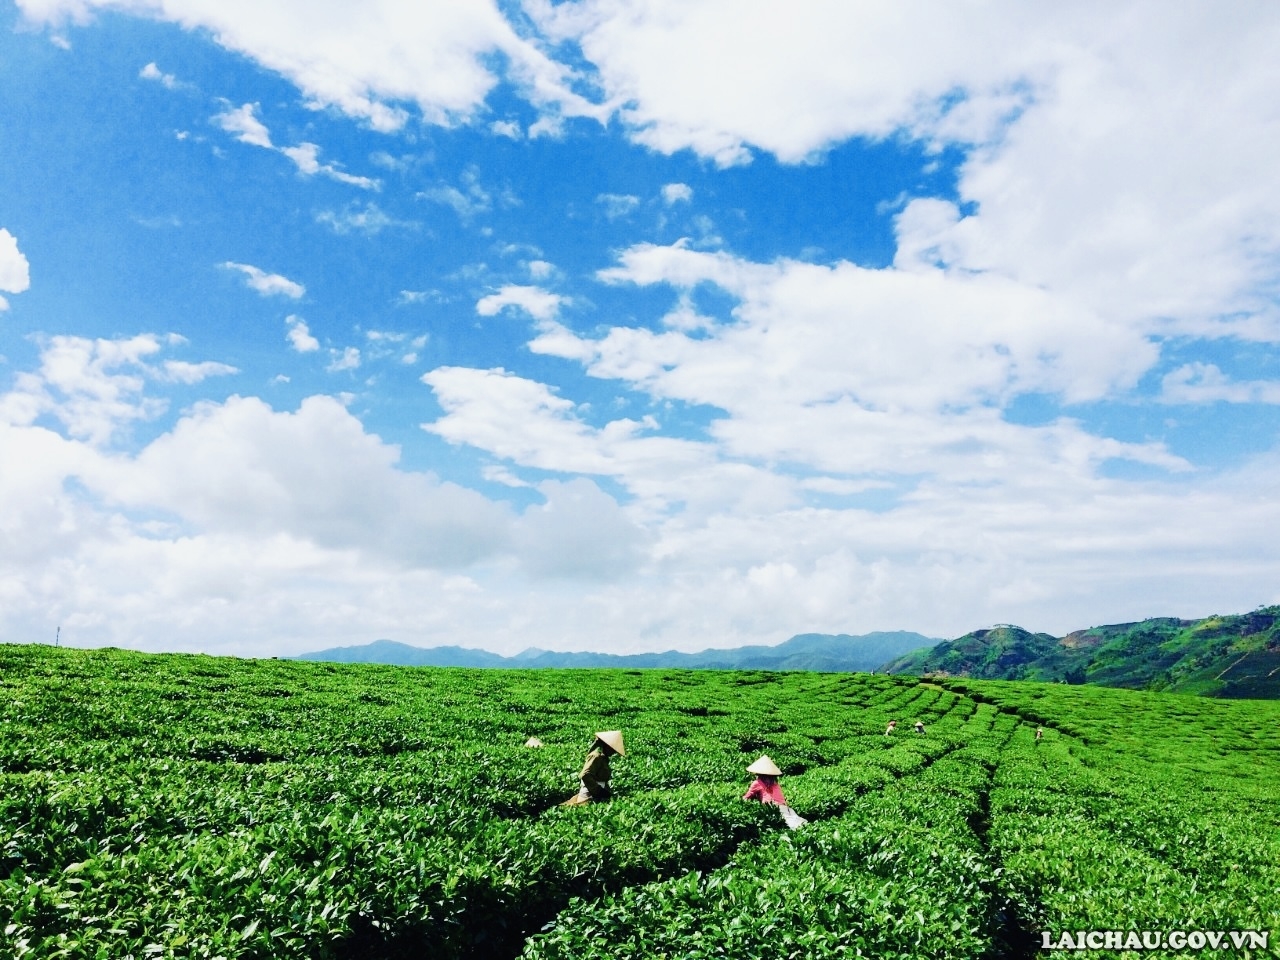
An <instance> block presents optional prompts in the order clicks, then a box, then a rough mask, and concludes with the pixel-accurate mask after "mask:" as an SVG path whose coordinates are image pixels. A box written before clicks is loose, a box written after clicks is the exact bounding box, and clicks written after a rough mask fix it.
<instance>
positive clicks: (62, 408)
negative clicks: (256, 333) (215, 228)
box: [0, 334, 238, 446]
mask: <svg viewBox="0 0 1280 960" xmlns="http://www.w3.org/2000/svg"><path fill="white" fill-rule="evenodd" d="M181 343H183V340H182V338H181V337H177V336H174V335H170V336H168V337H159V336H156V335H155V334H140V335H138V336H135V337H129V338H127V339H123V340H102V339H98V340H91V339H88V338H85V337H74V336H56V337H51V338H50V339H49V340H48V341H46V342H44V343H43V344H42V346H41V351H40V366H39V368H38V369H37V370H36V371H34V372H21V373H19V374H18V376H17V377H16V378H15V381H14V389H13V390H11V391H10V392H9V393H7V394H5V395H4V396H3V398H0V419H2V420H4V421H5V422H7V423H9V424H12V425H15V426H24V427H25V426H30V425H32V424H34V423H36V422H37V421H39V420H40V419H42V418H51V419H52V420H53V421H55V422H57V423H60V424H62V426H63V428H64V429H65V430H66V431H67V433H68V435H69V436H70V437H72V438H74V439H77V440H86V441H88V442H89V443H91V444H93V445H95V446H104V445H106V444H108V443H109V442H110V441H111V440H112V439H114V438H115V437H116V436H117V435H118V434H119V433H120V432H121V431H123V430H124V429H126V428H127V427H128V426H129V425H130V424H133V423H139V422H145V421H148V420H154V419H155V418H156V417H158V416H160V415H161V414H162V413H164V412H165V410H166V409H167V407H168V404H167V402H166V401H165V400H164V399H162V398H159V397H153V396H148V395H147V394H146V386H147V383H148V382H149V381H156V382H168V383H184V384H195V383H199V382H201V381H202V380H204V379H206V378H208V377H211V376H225V375H227V374H232V373H236V372H238V371H237V370H236V368H235V367H232V366H229V365H227V364H223V363H217V362H215V361H205V362H202V363H189V362H186V361H180V360H166V361H164V362H163V363H160V364H156V363H155V362H153V358H154V357H156V356H157V355H158V354H160V353H161V352H162V351H163V350H164V349H165V348H166V347H173V346H178V345H180V344H181Z"/></svg>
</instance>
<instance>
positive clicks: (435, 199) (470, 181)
mask: <svg viewBox="0 0 1280 960" xmlns="http://www.w3.org/2000/svg"><path fill="white" fill-rule="evenodd" d="M418 197H420V198H421V199H423V200H430V201H431V202H432V203H438V204H441V205H442V206H446V207H449V208H450V209H452V210H453V212H454V213H456V214H457V215H458V219H459V220H462V221H463V222H464V223H465V222H468V221H470V220H471V219H472V218H473V217H475V216H476V215H477V214H481V213H488V212H489V211H490V210H491V209H493V196H492V194H490V193H489V191H488V190H486V189H485V188H484V186H483V185H482V184H481V183H480V174H479V171H477V170H476V169H475V168H474V167H472V168H469V169H467V170H465V171H464V172H463V174H462V183H461V186H460V187H455V186H451V185H449V184H441V185H440V186H436V187H432V188H430V189H429V190H423V191H422V192H421V193H419V194H418Z"/></svg>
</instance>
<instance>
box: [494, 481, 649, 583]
mask: <svg viewBox="0 0 1280 960" xmlns="http://www.w3.org/2000/svg"><path fill="white" fill-rule="evenodd" d="M538 491H539V492H540V493H541V494H542V495H543V497H544V498H545V502H544V503H542V504H540V505H537V506H532V507H529V508H528V509H527V510H526V511H525V512H524V515H523V516H522V517H521V518H520V521H519V523H517V524H516V526H515V528H514V532H513V541H514V543H515V549H516V553H517V555H518V556H519V558H520V563H521V566H522V567H523V569H524V570H525V571H527V572H528V573H529V574H530V575H531V576H534V577H539V578H574V579H585V580H605V581H609V580H616V579H617V578H618V577H620V576H623V575H625V574H628V573H631V572H633V571H634V570H635V569H636V568H637V567H638V566H639V565H640V563H641V562H642V561H643V549H642V548H643V546H644V544H645V540H646V537H645V533H644V531H643V530H642V529H641V528H640V527H638V526H637V525H636V524H635V523H633V522H631V521H630V520H629V519H628V518H627V516H626V514H625V513H624V512H623V510H622V509H621V508H620V507H619V506H618V503H617V501H615V500H614V499H613V498H612V497H610V496H609V495H608V494H607V493H605V492H604V491H603V490H601V489H600V488H599V487H598V486H596V484H595V483H593V482H592V481H590V480H588V479H586V478H585V477H578V478H577V479H574V480H569V481H565V482H561V481H559V480H547V481H545V482H543V483H541V484H539V485H538Z"/></svg>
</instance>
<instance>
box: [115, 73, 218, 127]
mask: <svg viewBox="0 0 1280 960" xmlns="http://www.w3.org/2000/svg"><path fill="white" fill-rule="evenodd" d="M138 76H139V77H141V78H142V79H143V80H154V81H155V82H157V83H159V84H160V85H161V86H163V87H164V88H165V89H166V90H173V89H175V88H176V87H177V86H178V78H177V77H175V76H174V75H173V74H171V73H164V72H163V71H161V69H160V68H159V67H157V66H156V65H155V63H148V64H147V65H146V66H145V67H143V68H142V69H141V70H139V71H138ZM224 129H225V128H224ZM233 132H234V131H233Z"/></svg>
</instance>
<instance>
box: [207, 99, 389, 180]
mask: <svg viewBox="0 0 1280 960" xmlns="http://www.w3.org/2000/svg"><path fill="white" fill-rule="evenodd" d="M257 114H258V105H257V104H256V103H246V104H244V105H242V106H240V107H236V108H235V109H231V108H230V107H228V108H227V109H226V110H224V111H223V112H222V113H220V114H217V115H216V116H215V117H214V118H213V120H214V122H215V123H216V124H218V126H220V127H221V128H222V129H223V130H225V131H227V132H228V133H231V134H234V135H235V137H236V139H237V140H239V141H240V142H241V143H247V144H250V145H251V146H255V147H263V148H264V149H267V150H274V151H275V152H277V153H281V154H283V155H284V156H286V157H288V158H289V159H290V160H292V161H293V164H294V166H296V167H297V168H298V172H299V173H301V174H303V175H305V176H308V177H313V176H315V175H316V174H321V175H323V176H326V177H328V178H329V179H331V180H337V181H338V182H339V183H346V184H350V185H351V186H353V187H360V188H361V189H363V190H379V189H381V187H382V183H381V181H379V180H376V179H374V178H372V177H359V176H356V175H355V174H350V173H346V172H345V171H343V170H342V169H341V168H339V167H338V166H335V165H334V164H332V163H321V162H320V148H319V147H318V146H316V144H314V143H300V144H298V145H297V146H295V147H277V146H276V145H275V144H274V143H272V142H271V132H270V131H269V130H268V129H267V127H266V125H265V124H264V123H263V122H262V121H261V120H259V119H258V115H257Z"/></svg>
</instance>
